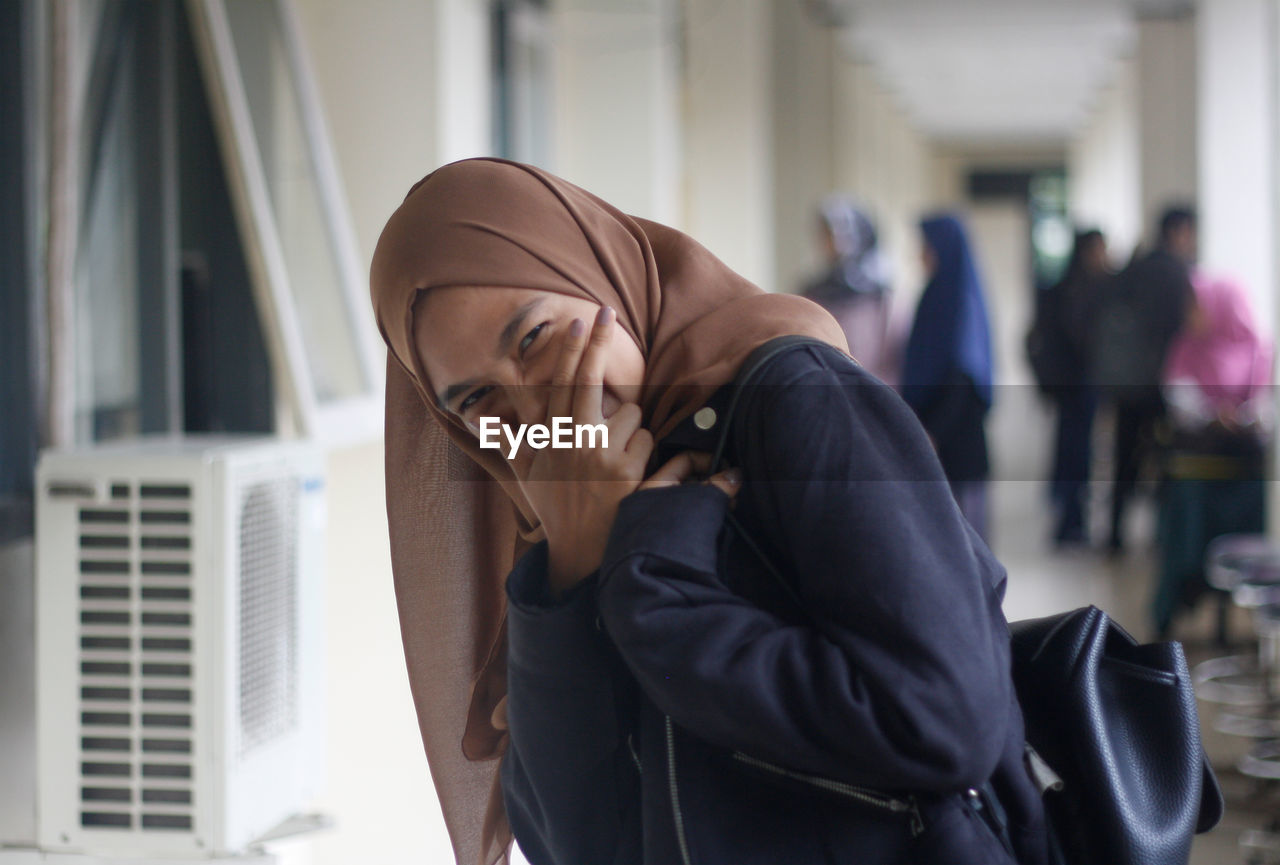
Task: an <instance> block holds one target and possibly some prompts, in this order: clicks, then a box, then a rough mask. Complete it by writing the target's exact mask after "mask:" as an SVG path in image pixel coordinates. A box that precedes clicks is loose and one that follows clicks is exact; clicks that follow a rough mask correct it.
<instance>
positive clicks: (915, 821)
mask: <svg viewBox="0 0 1280 865" xmlns="http://www.w3.org/2000/svg"><path fill="white" fill-rule="evenodd" d="M669 723H670V721H669V720H668V724H669ZM669 730H670V728H669V727H668V731H669ZM733 759H735V760H737V761H738V762H739V763H745V764H746V765H748V766H753V767H755V768H757V769H764V770H765V771H767V772H773V773H774V774H775V775H782V776H783V777H786V778H791V779H792V780H795V781H800V782H802V783H805V784H808V785H810V786H812V787H817V788H819V789H821V790H826V791H827V792H830V793H838V794H840V795H841V796H847V797H848V798H850V799H854V800H856V801H858V802H861V803H863V804H864V805H872V806H875V807H876V808H883V809H884V810H886V811H893V812H894V813H896V814H908V815H910V818H911V820H910V827H911V837H912V838H916V837H919V835H920V833H921V832H923V831H924V819H923V818H921V816H920V807H919V805H918V804H917V803H916V799H915V797H914V796H908V797H907V798H906V800H903V799H896V798H894V797H893V796H890V795H888V794H886V793H881V792H879V791H878V790H869V789H867V788H866V787H855V786H853V785H852V784H845V783H844V782H842V781H832V780H831V779H830V778H821V777H818V776H817V775H806V774H804V773H803V772H794V771H792V770H791V769H784V768H782V767H781V766H775V765H774V764H772V763H766V762H765V761H764V760H761V759H759V758H757V757H752V756H750V755H747V754H744V753H742V752H741V751H734V752H733Z"/></svg>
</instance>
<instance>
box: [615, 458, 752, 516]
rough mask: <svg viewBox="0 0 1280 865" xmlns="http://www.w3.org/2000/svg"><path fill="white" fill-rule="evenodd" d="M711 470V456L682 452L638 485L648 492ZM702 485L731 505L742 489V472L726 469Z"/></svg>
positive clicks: (688, 479) (681, 482)
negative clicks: (726, 497) (723, 496)
mask: <svg viewBox="0 0 1280 865" xmlns="http://www.w3.org/2000/svg"><path fill="white" fill-rule="evenodd" d="M710 469H711V454H709V453H707V452H706V451H684V452H683V453H679V454H676V455H675V456H674V457H672V458H671V459H669V460H667V462H666V463H664V464H663V466H662V468H660V469H658V470H657V471H655V472H654V473H653V474H651V475H649V477H648V478H647V479H646V480H645V482H644V483H642V484H640V487H639V488H640V489H642V490H650V489H657V488H659V487H670V486H676V485H678V484H683V483H688V482H689V481H690V479H692V478H694V477H695V476H701V475H705V474H706V473H707V472H708V471H709V470H710ZM703 483H708V484H711V486H713V487H716V488H717V489H719V490H720V491H721V492H723V493H724V494H725V495H727V496H728V497H729V501H730V502H731V503H732V502H733V500H734V498H735V497H736V496H737V495H738V490H740V489H742V470H741V469H737V468H728V469H725V470H724V471H721V472H716V473H715V474H714V475H712V476H711V477H709V478H707V479H706V480H705V481H703Z"/></svg>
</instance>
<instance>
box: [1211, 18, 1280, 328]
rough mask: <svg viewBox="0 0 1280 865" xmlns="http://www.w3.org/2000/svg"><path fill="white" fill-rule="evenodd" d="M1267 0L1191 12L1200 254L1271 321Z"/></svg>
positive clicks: (1271, 34)
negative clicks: (1236, 280)
mask: <svg viewBox="0 0 1280 865" xmlns="http://www.w3.org/2000/svg"><path fill="white" fill-rule="evenodd" d="M1275 15H1276V4H1275V2H1274V0H1209V2H1202V3H1201V4H1200V6H1199V9H1198V13H1197V26H1196V36H1197V42H1196V45H1197V53H1198V75H1197V79H1198V82H1199V91H1198V96H1199V98H1198V102H1199V110H1198V115H1199V120H1198V128H1199V134H1198V146H1199V156H1200V175H1199V187H1200V196H1199V204H1200V259H1201V262H1202V264H1203V265H1204V266H1205V267H1206V268H1207V269H1212V270H1217V271H1223V272H1227V273H1231V274H1234V275H1235V276H1237V277H1239V278H1240V279H1241V280H1242V281H1243V282H1244V284H1245V285H1246V286H1247V288H1248V290H1249V295H1250V299H1251V301H1252V304H1253V311H1254V315H1255V317H1256V318H1257V320H1258V322H1259V324H1260V326H1262V327H1263V328H1266V329H1268V330H1270V326H1271V324H1272V322H1273V320H1274V315H1275V310H1276V304H1275V301H1274V293H1275V270H1276V268H1275V252H1274V250H1275V245H1276V187H1275V155H1274V154H1275V149H1276V134H1275V121H1276V113H1277V104H1276V86H1275V84H1276V81H1275V62H1276V60H1275V58H1276V41H1277V40H1276V25H1275Z"/></svg>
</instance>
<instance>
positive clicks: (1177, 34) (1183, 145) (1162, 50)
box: [1137, 14, 1197, 243]
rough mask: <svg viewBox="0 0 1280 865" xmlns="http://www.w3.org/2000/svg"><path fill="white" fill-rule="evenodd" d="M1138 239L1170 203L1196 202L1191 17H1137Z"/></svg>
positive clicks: (1148, 235)
mask: <svg viewBox="0 0 1280 865" xmlns="http://www.w3.org/2000/svg"><path fill="white" fill-rule="evenodd" d="M1137 63H1138V69H1137V75H1138V81H1137V87H1138V96H1139V99H1138V112H1139V117H1138V139H1139V142H1140V144H1139V150H1140V152H1141V154H1142V159H1141V172H1142V173H1141V178H1140V181H1141V196H1142V210H1141V215H1142V236H1143V237H1144V238H1145V240H1146V242H1147V243H1154V242H1155V241H1156V239H1157V238H1156V237H1155V227H1156V222H1157V220H1158V219H1159V218H1160V213H1161V211H1162V210H1163V209H1164V208H1165V207H1167V206H1168V205H1169V204H1170V203H1171V202H1175V201H1183V202H1193V201H1195V199H1196V183H1197V174H1196V171H1197V169H1196V24H1195V17H1194V16H1193V15H1189V14H1187V15H1179V16H1176V17H1158V18H1142V19H1140V20H1139V21H1138V45H1137Z"/></svg>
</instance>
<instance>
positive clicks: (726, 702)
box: [599, 349, 1012, 791]
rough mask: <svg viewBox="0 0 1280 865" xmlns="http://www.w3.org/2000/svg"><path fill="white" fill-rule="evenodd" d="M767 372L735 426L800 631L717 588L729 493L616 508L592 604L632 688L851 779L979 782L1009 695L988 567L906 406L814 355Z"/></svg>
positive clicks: (741, 742) (705, 492)
mask: <svg viewBox="0 0 1280 865" xmlns="http://www.w3.org/2000/svg"><path fill="white" fill-rule="evenodd" d="M783 358H784V359H785V362H781V361H775V362H774V364H772V365H771V366H770V367H769V371H768V375H767V377H766V382H765V386H762V387H758V388H754V389H753V392H752V393H751V394H750V395H745V396H744V406H743V409H742V411H741V414H739V416H738V417H737V418H735V420H734V424H735V426H734V434H735V443H736V450H737V453H738V454H739V457H740V461H741V462H742V464H743V470H744V474H745V481H744V485H743V488H742V491H741V492H740V493H739V501H738V503H737V507H738V508H739V509H740V510H741V509H744V508H745V509H746V510H747V511H751V512H755V513H758V514H759V517H760V519H759V524H760V536H759V537H758V538H757V540H758V541H759V542H760V544H761V545H762V546H763V547H765V548H767V549H771V550H772V551H773V553H774V554H775V556H776V558H775V556H771V558H774V560H775V561H776V562H777V564H778V565H779V567H780V568H781V570H782V571H783V573H784V574H785V575H786V576H787V578H788V579H790V580H791V581H792V585H793V588H794V590H795V591H796V593H797V594H798V595H799V599H800V602H801V604H802V606H803V607H804V609H805V610H806V612H807V614H808V618H809V620H810V621H809V623H808V624H803V625H796V624H788V623H787V622H785V621H783V620H782V619H780V618H779V617H777V616H775V615H773V614H771V613H770V612H768V611H766V610H763V609H760V608H759V607H756V606H753V605H752V604H750V603H749V602H747V601H746V600H744V599H743V598H742V597H740V596H738V595H736V594H735V593H734V592H733V591H731V590H730V589H729V588H728V585H727V583H731V582H732V575H731V574H722V573H719V572H718V571H717V561H718V556H717V539H718V536H719V534H720V532H721V530H722V526H723V524H724V517H725V512H726V510H727V508H728V497H727V496H725V495H724V493H722V492H720V491H719V490H718V489H716V488H714V487H710V486H705V485H692V486H678V487H667V488H659V489H651V490H644V491H640V492H637V493H634V494H632V495H631V496H629V497H627V498H626V499H624V500H623V502H622V504H621V507H620V508H619V512H618V517H617V520H616V521H615V523H614V527H613V532H612V534H611V536H610V542H609V547H608V550H607V552H606V555H605V559H604V565H603V567H602V569H601V574H602V577H603V583H602V585H601V588H600V596H599V598H600V600H599V603H600V610H601V612H602V615H603V619H604V622H605V625H606V627H607V628H608V630H609V632H610V634H611V636H612V637H613V639H614V641H615V643H616V644H617V646H618V648H619V650H620V652H621V653H622V655H623V657H624V659H625V660H626V661H627V663H628V664H629V665H630V667H631V668H632V670H633V671H634V673H635V674H636V677H637V678H638V679H639V681H640V684H641V686H642V687H643V688H644V689H645V691H646V692H647V693H648V695H649V696H650V697H651V698H652V699H653V700H654V701H655V702H656V703H657V704H658V706H659V708H661V709H662V710H663V711H664V712H666V713H667V714H668V715H670V716H671V717H672V719H673V720H675V721H676V722H677V723H679V724H680V725H682V726H683V727H685V728H686V729H688V730H689V731H691V732H692V733H694V734H696V735H698V736H700V737H702V738H704V739H706V740H707V741H710V742H713V743H716V744H719V745H723V746H726V747H729V748H733V749H738V750H742V751H744V752H746V753H748V754H751V755H753V756H757V757H760V758H762V759H769V760H773V761H775V762H778V763H780V764H782V765H784V766H787V767H789V768H792V769H795V770H798V771H804V772H810V773H815V774H819V775H823V776H827V777H835V778H838V779H840V780H844V781H847V782H849V783H853V784H862V785H867V786H874V787H879V788H882V789H885V788H887V789H899V790H912V791H949V790H955V789H963V788H965V787H972V786H977V785H978V784H980V783H982V782H983V781H984V780H985V779H986V778H987V777H988V775H989V774H990V773H991V771H992V770H993V768H994V766H995V764H996V762H997V760H998V759H999V755H1000V752H1001V749H1002V746H1003V740H1004V738H1005V734H1006V732H1007V718H1006V715H1007V712H1006V711H1005V709H1006V707H1007V706H1008V705H1009V701H1010V700H1011V699H1012V682H1011V680H1010V673H1009V654H1008V635H1007V631H1006V630H1004V629H1003V628H1002V627H1001V626H1002V625H1003V621H1004V619H1003V615H1002V614H1001V613H1000V610H999V597H998V593H997V592H996V591H993V588H992V587H993V586H995V585H997V584H998V583H999V581H1000V580H1002V579H1003V571H1002V569H1000V566H999V565H998V564H997V563H996V562H995V560H994V558H993V557H992V556H991V554H990V552H989V551H987V549H986V547H985V545H983V544H982V543H981V541H977V540H976V537H977V536H976V534H973V533H971V532H970V530H969V529H968V528H967V524H965V523H964V520H963V518H962V517H961V516H960V514H959V511H958V510H957V508H956V507H955V504H954V501H953V500H952V498H951V494H950V491H949V488H948V486H947V483H946V480H945V478H944V477H943V476H942V472H941V468H940V467H939V466H938V463H937V460H936V458H935V457H934V455H933V453H932V449H931V448H930V446H929V443H928V440H927V438H926V437H925V435H924V433H923V431H922V430H921V428H920V426H919V423H918V422H917V421H916V420H915V418H914V415H913V414H912V413H911V410H910V409H909V408H908V407H907V406H906V405H905V404H904V403H903V402H902V401H901V400H900V399H899V398H898V397H897V396H896V395H895V394H894V393H893V392H892V391H891V390H890V389H889V388H888V387H886V386H884V385H881V384H879V383H877V382H874V380H873V379H870V378H869V377H866V376H863V375H862V374H861V373H858V377H856V379H855V380H854V381H853V382H852V383H851V382H850V381H849V376H850V373H849V372H847V371H845V372H840V371H839V366H838V364H839V363H843V364H846V365H847V363H848V361H847V360H843V359H836V358H835V357H834V353H832V354H831V355H828V354H826V353H823V352H819V351H815V350H812V349H804V350H800V351H794V352H790V353H787V354H785V355H784V356H783Z"/></svg>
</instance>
